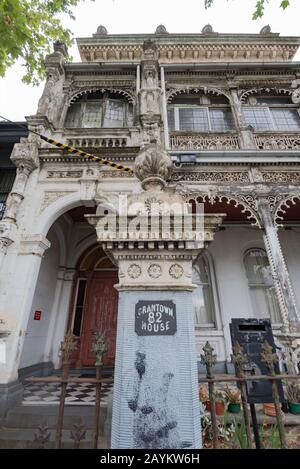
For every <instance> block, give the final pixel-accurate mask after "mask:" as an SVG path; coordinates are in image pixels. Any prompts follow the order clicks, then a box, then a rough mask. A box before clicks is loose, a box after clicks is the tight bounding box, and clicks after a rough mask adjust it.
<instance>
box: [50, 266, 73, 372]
mask: <svg viewBox="0 0 300 469" xmlns="http://www.w3.org/2000/svg"><path fill="white" fill-rule="evenodd" d="M74 273H75V269H66V271H65V273H64V277H63V281H62V287H61V293H60V298H59V303H58V306H57V313H56V317H55V325H54V329H53V332H52V337H51V340H50V342H49V345H48V346H49V349H48V350H49V360H51V361H52V362H53V365H54V368H59V367H60V364H61V363H60V356H59V349H60V343H61V342H62V340H63V338H64V335H65V333H66V331H67V325H68V319H69V308H70V300H71V293H72V286H73V277H74Z"/></svg>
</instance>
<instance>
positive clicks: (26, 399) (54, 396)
mask: <svg viewBox="0 0 300 469" xmlns="http://www.w3.org/2000/svg"><path fill="white" fill-rule="evenodd" d="M112 390H113V385H112V384H106V383H104V384H102V387H101V401H100V402H101V405H104V406H105V405H106V404H107V399H108V397H109V396H110V394H111V393H112ZM95 395H96V391H95V385H94V384H90V383H73V384H68V387H67V396H66V401H65V403H66V405H94V404H95ZM59 398H60V384H57V383H50V384H49V383H29V384H26V386H25V388H24V395H23V403H22V404H23V405H50V404H59Z"/></svg>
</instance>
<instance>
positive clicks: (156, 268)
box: [147, 264, 162, 278]
mask: <svg viewBox="0 0 300 469" xmlns="http://www.w3.org/2000/svg"><path fill="white" fill-rule="evenodd" d="M147 272H148V275H149V277H151V278H158V277H160V276H161V274H162V268H161V266H160V265H159V264H150V265H149V267H148V269H147Z"/></svg>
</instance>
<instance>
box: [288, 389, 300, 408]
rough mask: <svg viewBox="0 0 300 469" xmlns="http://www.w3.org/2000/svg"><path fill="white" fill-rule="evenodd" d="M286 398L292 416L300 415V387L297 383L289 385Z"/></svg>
mask: <svg viewBox="0 0 300 469" xmlns="http://www.w3.org/2000/svg"><path fill="white" fill-rule="evenodd" d="M286 397H287V401H288V404H289V410H290V412H291V414H296V415H297V414H300V386H299V384H297V383H291V384H288V385H287V387H286Z"/></svg>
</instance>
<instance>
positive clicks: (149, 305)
mask: <svg viewBox="0 0 300 469" xmlns="http://www.w3.org/2000/svg"><path fill="white" fill-rule="evenodd" d="M176 331H177V322H176V305H175V304H174V303H173V301H170V300H167V301H161V300H157V301H142V300H141V301H139V302H138V303H137V304H136V305H135V332H136V333H137V335H141V336H147V335H174V334H175V332H176Z"/></svg>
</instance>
